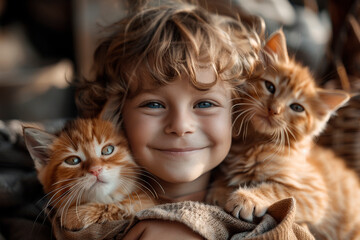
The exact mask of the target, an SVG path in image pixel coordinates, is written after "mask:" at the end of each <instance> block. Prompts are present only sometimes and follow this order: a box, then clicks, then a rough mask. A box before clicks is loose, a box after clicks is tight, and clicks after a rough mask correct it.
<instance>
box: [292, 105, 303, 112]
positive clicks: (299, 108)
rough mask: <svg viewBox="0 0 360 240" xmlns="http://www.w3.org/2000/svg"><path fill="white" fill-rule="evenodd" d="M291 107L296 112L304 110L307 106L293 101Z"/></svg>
mask: <svg viewBox="0 0 360 240" xmlns="http://www.w3.org/2000/svg"><path fill="white" fill-rule="evenodd" d="M290 108H291V109H292V110H293V111H295V112H303V111H305V108H304V107H303V106H301V105H300V104H297V103H293V104H291V105H290Z"/></svg>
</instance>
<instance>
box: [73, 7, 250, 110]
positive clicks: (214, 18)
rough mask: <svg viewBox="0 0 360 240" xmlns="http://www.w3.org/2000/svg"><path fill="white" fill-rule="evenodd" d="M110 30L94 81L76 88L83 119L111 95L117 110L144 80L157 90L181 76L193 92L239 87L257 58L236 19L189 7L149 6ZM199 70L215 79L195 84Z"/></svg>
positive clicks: (99, 51)
mask: <svg viewBox="0 0 360 240" xmlns="http://www.w3.org/2000/svg"><path fill="white" fill-rule="evenodd" d="M109 29H110V30H111V31H112V32H113V33H112V34H111V35H110V36H108V37H105V38H104V39H103V40H102V41H101V43H100V44H99V46H98V47H97V49H96V51H95V54H94V65H93V73H94V75H93V78H91V79H82V80H81V81H80V82H79V84H78V88H77V95H76V103H77V106H78V109H79V113H80V115H81V116H83V117H94V116H96V115H97V114H98V113H99V112H100V111H101V109H102V108H103V106H104V104H105V103H106V102H107V100H108V99H109V98H110V97H116V98H117V99H118V100H117V101H118V104H119V109H120V111H121V107H122V104H123V102H124V101H125V99H126V98H129V97H132V96H134V95H135V94H136V93H137V92H138V91H140V90H141V89H142V87H143V86H144V85H145V83H148V82H149V81H151V84H152V86H162V85H165V84H168V83H169V82H171V81H173V80H174V79H176V78H177V77H178V76H180V75H181V76H187V77H189V79H190V81H191V83H192V84H193V86H194V87H196V88H197V89H203V90H205V89H208V88H210V87H211V86H213V85H214V84H216V81H218V80H223V81H227V82H229V83H230V84H231V86H234V87H235V86H238V85H239V84H241V83H242V81H243V79H244V78H245V76H244V75H246V74H244V72H248V71H249V70H250V69H251V68H252V65H253V63H254V59H256V56H255V55H254V54H253V53H254V51H253V46H252V45H251V41H250V40H249V39H250V36H251V31H250V30H249V29H247V28H246V27H244V26H243V25H242V24H241V22H240V21H239V20H236V19H234V18H230V17H225V16H220V15H217V14H213V13H210V12H208V11H207V10H205V9H203V8H201V7H199V6H195V5H191V4H180V3H176V4H167V5H165V6H157V7H149V8H146V9H143V10H141V11H139V12H134V13H131V14H129V15H128V16H127V17H125V18H124V19H122V20H120V21H119V22H117V23H115V24H113V25H112V26H110V28H109ZM234 38H236V41H234ZM199 68H212V69H213V70H214V72H215V75H216V80H215V81H214V82H213V83H210V84H204V83H199V82H197V81H196V75H195V71H196V69H199ZM130 85H131V89H130Z"/></svg>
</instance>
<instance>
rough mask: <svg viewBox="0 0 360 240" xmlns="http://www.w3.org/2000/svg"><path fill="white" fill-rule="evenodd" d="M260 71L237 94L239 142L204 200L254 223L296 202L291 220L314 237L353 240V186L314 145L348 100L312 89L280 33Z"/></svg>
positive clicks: (356, 227) (357, 228)
mask: <svg viewBox="0 0 360 240" xmlns="http://www.w3.org/2000/svg"><path fill="white" fill-rule="evenodd" d="M262 54H264V55H263V58H262V59H263V61H262V64H263V67H261V68H259V69H258V70H256V73H254V75H253V76H252V77H250V79H249V80H247V81H246V82H245V83H244V84H243V85H242V86H240V88H239V95H240V97H239V98H238V99H235V102H234V116H233V117H234V129H236V130H238V131H239V132H238V133H239V136H238V137H236V138H235V139H234V141H233V145H232V148H231V150H230V154H229V156H228V157H227V159H226V160H225V161H224V162H223V163H222V166H221V167H220V170H221V172H220V173H219V177H218V178H216V180H215V182H214V184H213V188H212V189H211V190H210V192H209V195H208V199H207V200H208V201H209V202H210V203H215V204H218V205H220V206H222V207H224V208H225V210H227V211H228V212H230V213H232V215H234V216H235V217H238V218H242V219H245V220H247V221H255V220H256V218H257V217H262V216H263V215H264V214H265V212H266V211H267V208H268V207H269V206H270V205H271V204H273V203H275V202H276V201H279V200H281V199H284V198H288V197H293V198H295V200H296V209H297V211H296V222H297V223H299V224H301V225H304V226H307V227H308V228H309V229H310V231H311V232H312V233H313V234H314V236H315V238H317V239H342V240H346V239H360V214H359V213H360V184H359V179H358V177H357V176H356V174H355V172H353V171H352V170H350V169H348V168H347V167H346V166H345V163H344V161H343V160H342V159H339V158H338V157H336V156H335V155H334V154H333V153H332V152H331V151H330V150H326V149H324V148H321V147H319V146H317V145H316V143H314V141H313V139H314V138H315V137H316V136H318V135H319V134H320V133H321V131H322V130H323V129H324V127H325V125H326V122H327V121H328V119H329V118H330V117H331V115H333V113H334V112H335V111H336V110H337V109H338V108H339V107H341V106H343V105H344V104H345V103H346V102H347V101H348V99H349V94H347V93H345V92H343V91H340V90H325V89H321V88H319V87H317V86H316V83H315V81H314V78H313V77H312V76H311V74H310V72H309V70H308V69H307V68H305V67H303V66H301V65H300V64H298V63H297V62H295V61H294V60H293V59H289V56H288V53H287V48H286V40H285V36H284V34H283V32H282V31H281V30H280V31H278V32H276V33H274V34H273V35H272V36H271V37H270V38H269V40H268V41H267V42H266V44H265V45H264V46H263V49H262Z"/></svg>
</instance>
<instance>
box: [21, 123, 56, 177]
mask: <svg viewBox="0 0 360 240" xmlns="http://www.w3.org/2000/svg"><path fill="white" fill-rule="evenodd" d="M23 132H24V140H25V144H26V148H27V149H28V151H29V153H30V156H31V158H32V159H33V160H34V164H35V168H36V170H38V171H41V170H42V169H43V168H44V167H45V166H46V165H47V164H48V162H49V160H50V159H49V153H50V146H51V145H52V143H53V142H54V140H55V138H56V136H55V135H52V134H50V133H47V132H45V131H42V130H40V129H37V128H32V127H23Z"/></svg>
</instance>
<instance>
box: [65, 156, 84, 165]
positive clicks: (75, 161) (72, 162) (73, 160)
mask: <svg viewBox="0 0 360 240" xmlns="http://www.w3.org/2000/svg"><path fill="white" fill-rule="evenodd" d="M65 162H66V163H67V164H69V165H77V164H79V163H81V159H80V158H78V157H69V158H67V159H65Z"/></svg>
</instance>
